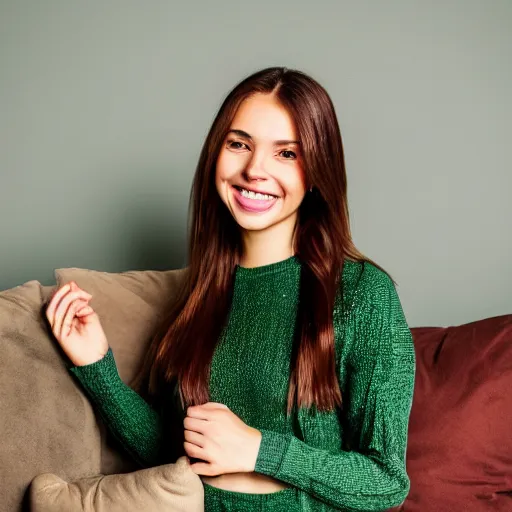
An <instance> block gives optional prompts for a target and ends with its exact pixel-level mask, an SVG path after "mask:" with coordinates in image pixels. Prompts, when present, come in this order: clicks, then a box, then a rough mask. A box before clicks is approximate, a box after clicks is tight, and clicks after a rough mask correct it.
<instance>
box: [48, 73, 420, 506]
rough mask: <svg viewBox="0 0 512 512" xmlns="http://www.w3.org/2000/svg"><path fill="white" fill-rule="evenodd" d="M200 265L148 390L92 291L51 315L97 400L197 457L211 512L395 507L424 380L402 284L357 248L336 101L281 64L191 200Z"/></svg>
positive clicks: (148, 365)
mask: <svg viewBox="0 0 512 512" xmlns="http://www.w3.org/2000/svg"><path fill="white" fill-rule="evenodd" d="M191 221H192V222H191V231H190V240H189V266H188V270H187V271H186V277H185V279H184V283H183V287H182V289H181V293H180V296H179V298H178V300H177V301H176V304H175V306H174V308H173V309H172V311H170V312H169V316H168V318H166V320H165V322H164V325H163V328H162V330H161V331H160V332H159V334H158V335H157V336H156V337H155V339H154V341H153V342H152V344H151V346H150V350H149V352H148V355H147V358H146V361H145V363H144V365H143V367H142V370H141V374H140V376H139V379H138V385H137V387H136V389H137V390H138V392H135V391H134V390H132V389H131V388H130V387H128V386H127V385H125V384H123V382H122V381H121V380H120V378H119V375H118V373H117V368H116V365H115V361H114V358H113V354H112V351H111V349H110V348H109V345H108V342H107V339H106V337H105V334H104V332H103V329H102V327H101V324H100V321H99V319H98V316H97V314H96V313H95V312H94V311H93V309H92V308H91V307H90V306H89V304H88V303H89V300H90V299H91V295H89V294H87V293H86V292H85V291H84V290H80V289H79V288H78V287H77V286H76V284H75V283H68V284H66V285H65V286H63V287H61V288H60V289H59V290H58V291H57V293H56V294H55V296H54V297H53V298H52V300H51V302H50V304H49V306H48V308H47V310H46V316H47V318H48V320H49V322H50V325H51V327H52V331H53V333H54V335H55V337H56V338H57V340H58V341H59V343H60V344H61V346H62V347H63V349H64V351H65V353H66V354H67V356H68V357H69V359H70V360H71V363H72V365H73V366H72V367H71V371H72V373H73V374H74V375H75V376H76V377H77V378H78V380H79V381H80V382H81V384H82V385H83V387H84V389H85V390H86V392H87V393H88V396H90V398H91V400H92V401H93V403H94V404H95V406H96V407H97V409H98V410H99V412H100V413H101V414H102V416H103V417H104V419H105V421H106V423H107V425H108V426H109V428H110V429H111V430H112V432H113V433H114V435H115V436H116V437H117V438H118V439H119V440H120V441H121V443H122V444H123V445H124V447H125V448H126V449H127V450H128V452H129V453H130V454H131V455H132V456H133V457H134V458H135V459H136V460H138V461H139V462H140V463H141V464H142V465H145V466H151V465H156V464H161V463H166V462H173V461H174V460H176V458H177V457H178V456H180V455H184V454H186V455H187V456H188V457H189V458H190V461H191V467H192V469H193V470H194V472H195V473H197V474H198V475H200V476H201V478H202V480H203V483H204V488H205V510H206V511H207V512H210V511H220V510H244V511H248V512H250V511H251V510H273V511H274V510H285V509H286V510H287V511H295V510H297V511H298V510H319V511H320V510H361V511H362V510H365V511H369V510H385V509H388V508H390V507H393V506H396V505H399V504H400V503H402V502H403V501H404V499H405V497H406V496H407V494H408V491H409V487H410V482H409V478H408V475H407V472H406V466H405V454H406V445H407V430H408V421H409V414H410V410H411V406H412V396H413V387H414V378H415V354H414V347H413V341H412V337H411V333H410V330H409V328H408V325H407V323H406V319H405V317H404V314H403V310H402V307H401V304H400V301H399V298H398V295H397V293H396V290H395V286H394V283H393V281H392V279H391V278H390V277H389V276H388V275H387V274H386V272H385V271H384V270H382V269H381V268H380V267H379V266H378V265H376V264H375V263H373V262H372V261H371V260H369V259H368V258H366V257H365V256H363V255H362V254H361V253H360V252H359V251H358V250H357V249H356V248H355V246H354V244H353V242H352V239H351V233H350V226H349V215H348V206H347V182H346V175H345V166H344V157H343V147H342V140H341V135H340V131H339V127H338V122H337V118H336V114H335V111H334V107H333V104H332V102H331V100H330V98H329V96H328V94H327V92H326V91H325V89H324V88H322V87H321V86H320V85H319V84H318V83H317V82H316V81H315V80H313V79H312V78H311V77H309V76H307V75H306V74H304V73H302V72H299V71H295V70H288V69H286V68H269V69H264V70H262V71H259V72H257V73H255V74H253V75H252V76H249V77H248V78H246V79H245V80H243V81H242V82H241V83H239V84H238V85H237V86H236V87H235V88H234V89H233V90H232V91H231V93H230V94H229V95H228V96H227V98H226V99H225V101H224V103H223V104H222V106H221V108H220V111H219V113H218V114H217V116H216V118H215V120H214V122H213V126H212V127H211V129H210V132H209V134H208V136H207V138H206V141H205V144H204V147H203V150H202V152H201V156H200V159H199V163H198V166H197V170H196V174H195V179H194V183H193V188H192V195H191Z"/></svg>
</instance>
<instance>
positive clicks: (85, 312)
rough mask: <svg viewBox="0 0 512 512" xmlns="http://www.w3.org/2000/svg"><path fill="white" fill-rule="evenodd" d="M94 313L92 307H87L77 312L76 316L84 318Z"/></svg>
mask: <svg viewBox="0 0 512 512" xmlns="http://www.w3.org/2000/svg"><path fill="white" fill-rule="evenodd" d="M92 313H94V309H92V308H91V306H85V307H84V308H82V309H80V310H77V312H76V316H77V317H79V318H82V317H84V316H87V315H90V314H92Z"/></svg>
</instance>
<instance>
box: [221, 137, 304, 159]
mask: <svg viewBox="0 0 512 512" xmlns="http://www.w3.org/2000/svg"><path fill="white" fill-rule="evenodd" d="M231 144H242V145H243V146H245V147H247V144H244V143H243V142H239V141H237V140H228V141H227V145H228V147H231V146H230V145H231ZM231 149H240V148H233V147H231ZM285 152H286V153H292V154H293V158H285V160H295V159H296V158H297V154H296V153H295V151H292V150H291V149H283V150H282V151H281V153H285Z"/></svg>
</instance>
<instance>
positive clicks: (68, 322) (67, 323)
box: [59, 300, 82, 339]
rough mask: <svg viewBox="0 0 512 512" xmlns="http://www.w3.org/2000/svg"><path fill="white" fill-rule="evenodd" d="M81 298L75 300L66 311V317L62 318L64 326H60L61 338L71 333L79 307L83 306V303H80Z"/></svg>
mask: <svg viewBox="0 0 512 512" xmlns="http://www.w3.org/2000/svg"><path fill="white" fill-rule="evenodd" d="M80 302H81V300H75V301H73V302H72V303H71V304H70V305H69V307H68V310H67V311H66V314H65V315H64V318H63V320H62V326H61V328H60V333H59V336H60V338H61V339H62V338H66V337H68V336H69V335H70V334H71V331H72V328H73V319H74V318H75V313H76V310H77V309H78V308H79V307H82V304H80Z"/></svg>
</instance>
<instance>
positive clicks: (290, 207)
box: [46, 94, 307, 493]
mask: <svg viewBox="0 0 512 512" xmlns="http://www.w3.org/2000/svg"><path fill="white" fill-rule="evenodd" d="M230 130H238V131H237V132H236V133H235V132H230V133H228V134H227V136H226V139H225V141H224V144H223V147H222V150H221V152H220V154H219V157H218V159H217V165H216V173H215V184H216V188H217V191H218V193H219V196H220V198H221V200H222V201H223V203H224V204H225V205H226V207H227V208H228V209H229V211H230V212H231V214H232V216H233V218H234V219H235V221H236V222H237V224H238V226H239V227H240V230H241V233H242V240H243V256H242V258H241V261H240V264H241V265H242V266H244V267H249V268H250V267H257V266H261V265H267V264H271V263H275V262H278V261H282V260H284V259H286V258H288V257H290V256H292V255H293V254H294V251H293V230H294V227H295V223H296V222H297V216H298V208H299V206H300V204H301V202H302V200H303V198H304V195H305V194H306V188H307V187H306V180H305V177H304V171H303V168H302V163H301V153H300V144H297V143H295V144H291V143H286V144H283V143H276V142H275V141H283V140H287V141H297V133H296V130H295V127H294V123H293V121H292V119H291V117H290V115H289V114H288V112H287V111H286V109H285V108H284V107H282V106H281V105H280V104H279V103H278V102H277V101H276V99H275V97H274V96H273V95H264V94H256V95H254V96H252V97H250V98H248V99H246V100H245V101H244V102H243V103H242V104H241V105H240V107H239V109H238V111H237V113H236V115H235V118H234V119H233V122H232V124H231V127H230ZM241 132H244V133H245V134H247V135H244V134H242V133H241ZM248 136H250V137H248ZM233 185H237V186H241V187H243V188H247V189H249V190H253V191H265V192H267V193H269V194H272V195H275V196H277V198H278V199H277V201H276V202H275V204H274V205H273V207H272V208H271V209H270V210H268V211H267V212H264V213H253V212H247V211H244V210H243V209H242V208H240V206H239V205H238V204H237V202H236V200H235V191H234V189H233ZM91 299H92V296H91V295H90V294H88V293H87V292H86V291H84V290H82V289H80V288H79V287H78V285H77V284H76V283H74V282H69V283H66V284H65V285H64V286H62V287H61V288H60V289H59V290H57V291H56V293H55V294H54V296H53V297H52V299H51V301H50V303H49V305H48V307H47V309H46V317H47V319H48V321H49V323H50V326H51V328H52V332H53V334H54V336H55V338H56V339H57V341H58V342H59V344H60V345H61V347H62V348H63V350H64V352H65V353H66V355H67V356H68V357H69V359H70V360H71V362H72V363H74V364H75V365H77V366H81V365H86V364H91V363H94V362H96V361H98V360H99V359H101V358H102V357H103V356H104V355H105V353H106V352H107V350H108V342H107V339H106V337H105V333H104V331H103V329H102V327H101V323H100V320H99V318H98V315H97V314H96V313H95V311H94V310H93V308H92V307H91V306H90V304H89V302H90V300H91ZM184 429H185V442H184V449H185V452H186V453H187V455H188V456H189V457H193V458H198V459H201V460H203V461H204V462H196V463H194V464H191V468H192V470H193V471H194V472H195V473H196V474H198V475H200V476H201V478H202V480H203V481H204V482H206V483H208V484H210V485H213V486H216V487H219V488H222V489H226V490H232V491H238V492H247V493H271V492H276V491H278V490H281V489H283V488H285V487H287V486H288V485H287V484H286V483H285V482H281V481H278V480H276V479H273V478H270V477H267V476H266V475H261V474H259V473H255V472H254V468H255V464H256V459H257V456H258V451H259V447H260V443H261V433H260V431H259V430H257V429H255V428H252V427H250V426H249V425H246V424H245V423H244V422H243V421H242V420H241V419H240V418H239V417H238V416H237V415H235V414H234V413H233V412H232V411H231V410H230V409H229V408H228V407H227V406H226V405H224V404H219V403H215V402H208V403H206V404H203V405H198V406H193V407H189V408H188V409H187V416H186V418H185V419H184Z"/></svg>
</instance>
